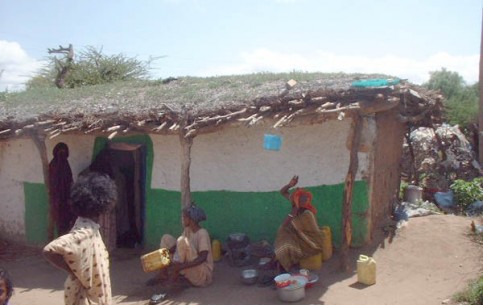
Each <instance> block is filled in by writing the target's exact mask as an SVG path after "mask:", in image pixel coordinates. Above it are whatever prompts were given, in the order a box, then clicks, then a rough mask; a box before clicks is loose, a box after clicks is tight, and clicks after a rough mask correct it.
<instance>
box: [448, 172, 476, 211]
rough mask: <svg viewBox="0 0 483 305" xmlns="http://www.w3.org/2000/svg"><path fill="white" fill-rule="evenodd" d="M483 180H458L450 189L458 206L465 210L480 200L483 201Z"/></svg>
mask: <svg viewBox="0 0 483 305" xmlns="http://www.w3.org/2000/svg"><path fill="white" fill-rule="evenodd" d="M482 183H483V178H482V177H479V178H475V179H473V180H472V181H464V180H461V179H457V180H455V181H454V182H453V184H451V186H450V188H451V190H452V191H453V193H454V197H455V200H456V204H457V205H459V206H461V207H462V208H463V210H465V209H466V208H467V207H468V206H469V205H471V204H472V203H473V202H475V201H478V200H483V187H482Z"/></svg>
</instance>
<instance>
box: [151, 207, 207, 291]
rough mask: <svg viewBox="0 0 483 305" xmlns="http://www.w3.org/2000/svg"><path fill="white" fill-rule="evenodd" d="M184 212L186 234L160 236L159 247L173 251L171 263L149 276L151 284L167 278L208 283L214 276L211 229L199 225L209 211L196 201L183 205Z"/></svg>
mask: <svg viewBox="0 0 483 305" xmlns="http://www.w3.org/2000/svg"><path fill="white" fill-rule="evenodd" d="M182 216H183V226H184V229H183V234H181V236H180V237H178V239H175V238H174V237H173V236H172V235H169V234H164V235H163V236H162V238H161V243H160V248H165V249H169V252H170V253H172V254H173V255H172V258H171V264H170V265H169V266H168V268H165V269H163V270H161V272H160V273H159V275H157V276H156V277H155V278H153V279H150V280H149V281H148V282H147V284H148V285H154V284H157V283H159V282H162V281H163V280H166V279H167V280H170V284H172V283H177V282H178V283H179V282H182V281H183V280H187V282H188V283H189V284H190V285H193V286H196V287H205V286H208V285H209V284H211V282H212V280H213V267H214V264H213V254H212V252H211V239H210V235H209V233H208V231H207V230H206V229H204V228H202V227H201V226H200V222H201V221H204V220H206V214H205V212H204V211H203V209H201V208H200V207H198V206H196V205H195V204H194V203H193V204H191V205H190V206H189V207H186V208H184V209H183V211H182ZM179 275H181V276H179Z"/></svg>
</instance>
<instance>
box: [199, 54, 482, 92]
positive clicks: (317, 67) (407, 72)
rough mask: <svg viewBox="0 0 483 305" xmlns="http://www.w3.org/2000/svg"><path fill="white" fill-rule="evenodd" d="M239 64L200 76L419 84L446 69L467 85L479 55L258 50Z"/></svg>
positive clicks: (475, 71)
mask: <svg viewBox="0 0 483 305" xmlns="http://www.w3.org/2000/svg"><path fill="white" fill-rule="evenodd" d="M240 57H241V62H240V63H239V64H235V65H229V66H219V67H211V68H209V69H207V70H205V71H202V72H201V73H200V74H201V75H203V76H208V75H229V74H245V73H254V72H289V71H292V70H297V71H307V72H327V73H330V72H345V73H382V74H387V75H391V76H396V77H400V78H403V79H408V80H409V81H410V82H412V83H416V84H421V83H423V82H425V81H427V80H428V79H429V72H430V71H437V70H441V68H443V67H444V68H447V69H448V70H450V71H455V72H458V73H459V74H460V75H461V76H462V77H463V79H464V80H465V81H466V82H467V83H468V84H473V83H475V82H477V81H478V73H479V72H478V71H479V58H480V56H479V54H478V55H472V56H454V55H450V54H448V53H444V52H441V53H437V54H434V55H432V56H430V57H428V58H425V59H423V60H415V59H410V58H404V57H399V56H394V55H386V56H383V57H377V58H369V57H364V56H351V55H338V54H334V53H328V52H323V51H316V52H313V53H311V54H297V53H283V52H276V51H271V50H268V49H257V50H254V51H251V52H245V53H242V54H241V55H240Z"/></svg>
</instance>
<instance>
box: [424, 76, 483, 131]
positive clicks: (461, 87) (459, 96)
mask: <svg viewBox="0 0 483 305" xmlns="http://www.w3.org/2000/svg"><path fill="white" fill-rule="evenodd" d="M423 86H425V87H427V88H428V89H432V90H441V92H442V93H443V94H444V96H445V98H446V99H445V106H446V109H447V110H446V119H447V121H448V123H450V124H453V125H455V124H458V125H460V126H461V127H463V128H466V127H467V126H469V125H471V124H477V123H478V107H479V106H478V105H479V104H478V101H479V100H478V97H479V94H478V83H476V84H474V85H470V86H468V85H466V83H465V81H464V79H463V77H461V76H460V75H459V74H458V73H457V72H453V71H448V70H446V68H442V69H441V70H440V71H433V72H430V78H429V81H428V82H426V83H425V84H423Z"/></svg>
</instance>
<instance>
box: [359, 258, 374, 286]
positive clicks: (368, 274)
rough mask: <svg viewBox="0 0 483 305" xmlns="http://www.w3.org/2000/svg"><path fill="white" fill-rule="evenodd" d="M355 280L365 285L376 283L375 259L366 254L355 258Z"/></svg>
mask: <svg viewBox="0 0 483 305" xmlns="http://www.w3.org/2000/svg"><path fill="white" fill-rule="evenodd" d="M357 281H358V282H359V283H362V284H365V285H374V284H375V283H376V261H375V260H374V259H373V258H372V257H369V256H367V255H362V254H361V255H359V259H358V260H357Z"/></svg>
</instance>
